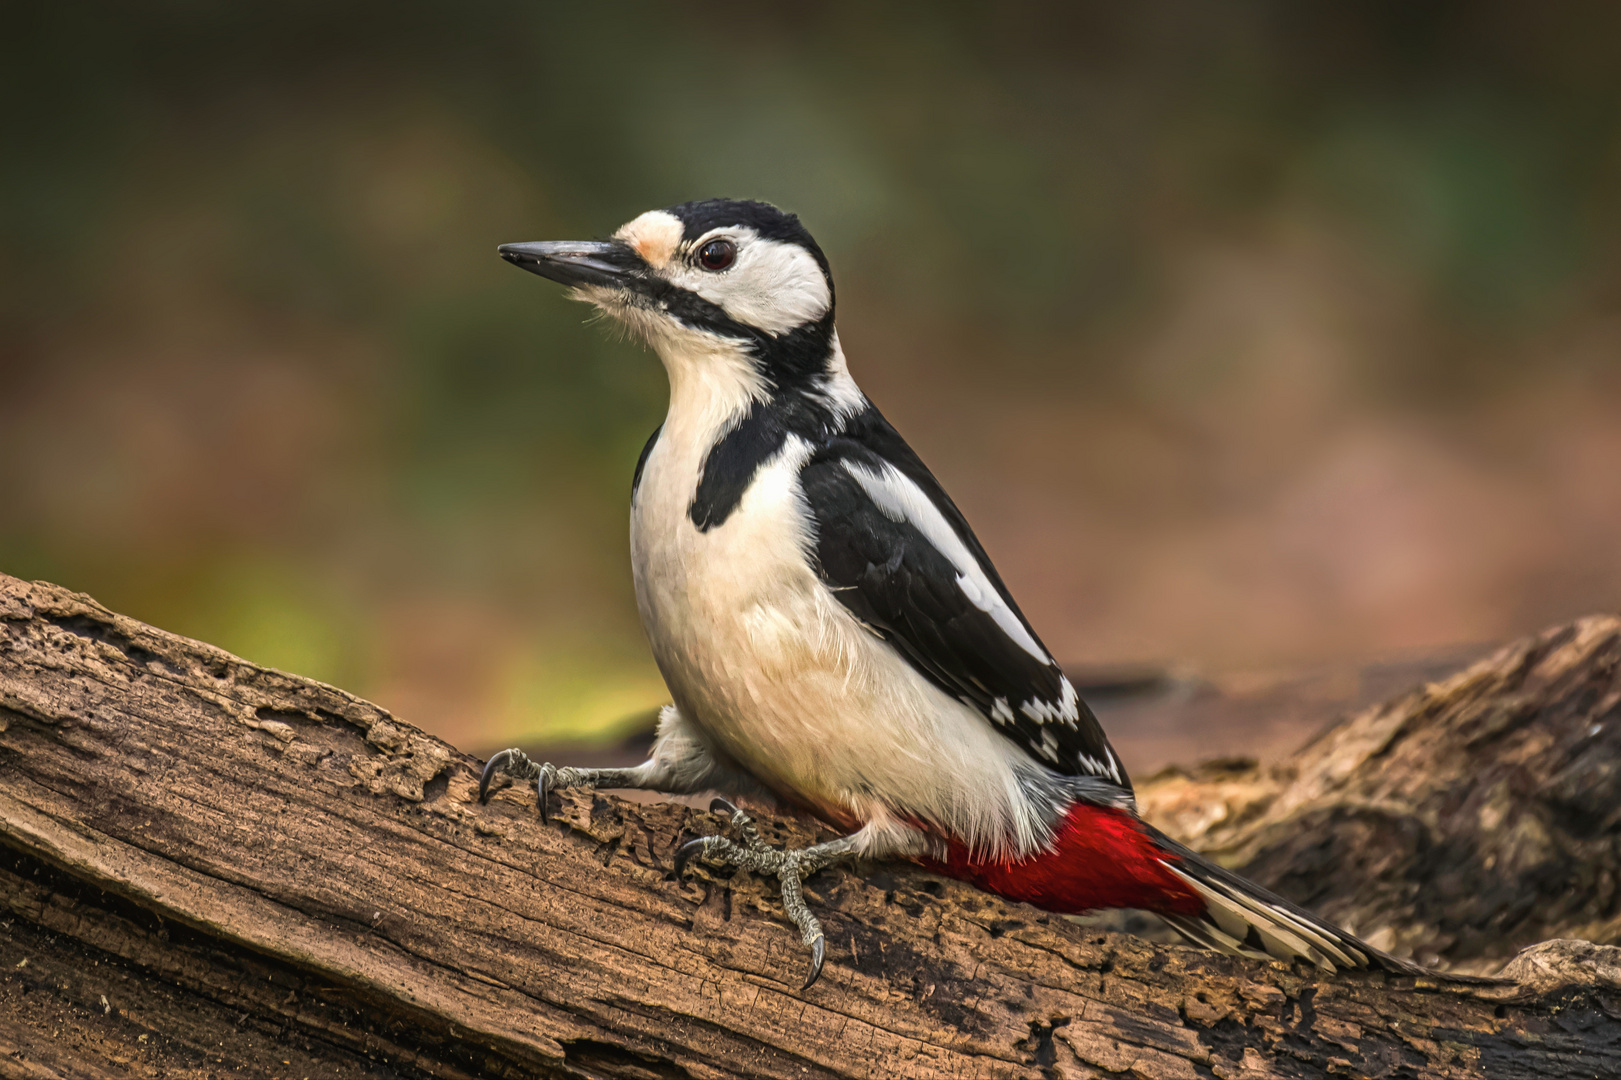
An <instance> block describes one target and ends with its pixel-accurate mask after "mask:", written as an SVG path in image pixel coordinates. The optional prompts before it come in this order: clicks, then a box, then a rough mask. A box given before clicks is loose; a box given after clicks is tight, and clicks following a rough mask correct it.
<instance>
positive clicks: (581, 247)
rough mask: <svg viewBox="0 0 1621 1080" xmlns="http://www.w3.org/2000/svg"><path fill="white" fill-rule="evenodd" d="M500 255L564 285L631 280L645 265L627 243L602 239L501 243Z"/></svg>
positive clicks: (618, 282)
mask: <svg viewBox="0 0 1621 1080" xmlns="http://www.w3.org/2000/svg"><path fill="white" fill-rule="evenodd" d="M497 250H499V251H500V252H501V258H503V259H505V260H506V261H507V262H509V263H511V264H512V265H514V266H521V267H522V268H523V269H525V270H528V271H529V272H530V273H531V274H539V275H540V276H541V277H543V278H551V279H552V280H553V281H556V282H560V283H562V284H564V285H571V286H578V285H606V286H610V287H612V286H619V287H624V286H626V285H629V284H631V280H632V278H633V275H634V274H635V272H636V271H638V270H641V269H645V264H644V263H643V262H642V260H641V258H640V257H639V256H638V255H637V254H636V252H635V251H633V250H632V249H631V247H630V245H629V244H620V243H615V242H612V241H603V240H543V241H539V242H537V243H532V244H502V245H501V246H500V248H499V249H497Z"/></svg>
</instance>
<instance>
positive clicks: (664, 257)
mask: <svg viewBox="0 0 1621 1080" xmlns="http://www.w3.org/2000/svg"><path fill="white" fill-rule="evenodd" d="M683 232H685V227H684V226H683V225H682V224H681V219H680V218H678V217H676V216H675V215H674V214H670V213H666V212H665V211H663V210H649V211H648V212H647V213H645V214H643V215H641V216H640V217H638V218H635V219H634V220H632V221H629V222H627V223H625V224H624V225H621V226H620V227H619V231H618V232H616V233H614V239H615V240H620V241H623V242H624V243H626V244H629V245H630V247H631V248H632V249H633V250H634V251H635V252H636V254H638V255H640V256H641V257H642V261H644V262H646V263H647V265H649V266H651V267H652V268H653V269H655V270H662V269H664V268H665V267H666V266H668V265H669V264H670V260H671V259H672V258H674V257H675V253H676V249H677V248H679V247H680V246H681V236H682V233H683Z"/></svg>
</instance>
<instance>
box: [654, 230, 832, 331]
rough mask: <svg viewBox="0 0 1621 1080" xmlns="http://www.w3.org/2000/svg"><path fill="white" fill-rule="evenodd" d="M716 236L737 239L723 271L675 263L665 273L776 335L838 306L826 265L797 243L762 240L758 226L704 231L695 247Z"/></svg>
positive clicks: (734, 315) (741, 319)
mask: <svg viewBox="0 0 1621 1080" xmlns="http://www.w3.org/2000/svg"><path fill="white" fill-rule="evenodd" d="M645 216H647V215H645V214H644V215H643V217H645ZM637 220H640V219H637ZM632 224H634V222H632ZM717 236H724V237H727V238H728V239H730V240H732V241H734V242H735V243H736V244H737V261H736V262H734V263H733V264H732V265H731V266H730V267H728V268H727V269H725V270H722V271H720V272H718V273H716V272H712V271H708V270H704V269H701V268H699V267H696V266H691V265H688V264H686V263H675V264H673V265H671V267H670V268H669V270H668V272H667V274H666V276H667V277H668V278H669V279H670V281H671V282H672V283H674V284H676V285H679V286H680V287H681V288H683V289H687V290H689V291H691V292H695V293H697V294H698V295H699V296H701V297H703V298H704V299H705V300H708V301H709V302H710V303H711V304H714V305H715V306H716V307H718V308H720V309H721V310H722V311H724V312H726V314H727V315H729V316H730V317H731V318H733V319H735V320H736V321H738V322H740V323H743V324H744V325H746V326H752V327H756V328H758V329H760V330H764V331H765V332H766V333H768V334H770V335H771V336H773V337H775V336H777V335H778V334H784V333H787V332H788V331H789V330H792V329H793V328H794V327H796V326H803V325H804V324H806V323H811V322H815V321H816V320H818V319H820V318H821V317H822V316H823V315H826V314H827V311H828V308H830V307H832V306H833V294H832V292H831V291H830V290H829V289H828V285H827V278H826V276H824V275H823V273H822V268H821V266H820V265H819V264H818V263H817V262H816V259H815V258H814V257H813V256H812V255H811V253H810V252H808V251H806V250H805V249H804V248H802V247H800V246H799V245H798V244H789V243H785V242H783V241H781V240H763V239H761V238H760V237H759V235H758V234H756V233H755V232H754V230H753V229H742V228H737V229H721V230H718V231H717V232H715V233H713V234H710V235H706V236H703V237H700V238H699V239H697V240H696V241H694V242H693V244H692V247H693V249H694V250H702V248H703V245H704V244H706V243H708V242H709V241H710V240H712V239H714V238H715V237H717Z"/></svg>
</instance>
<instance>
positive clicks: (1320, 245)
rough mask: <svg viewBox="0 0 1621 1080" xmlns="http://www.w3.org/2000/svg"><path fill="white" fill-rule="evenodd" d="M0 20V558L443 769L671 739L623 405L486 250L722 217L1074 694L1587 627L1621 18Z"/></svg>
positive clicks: (225, 12) (1607, 397)
mask: <svg viewBox="0 0 1621 1080" xmlns="http://www.w3.org/2000/svg"><path fill="white" fill-rule="evenodd" d="M0 15H3V19H4V23H3V25H4V27H5V30H4V32H3V33H0V84H3V86H4V92H3V94H0V438H3V443H0V446H3V448H4V457H3V462H0V569H3V570H5V571H6V572H9V573H12V574H17V575H21V576H25V577H42V578H48V579H51V580H54V581H57V582H60V583H62V584H65V585H68V586H71V587H74V588H77V589H82V590H85V591H88V592H90V593H92V594H93V595H95V596H96V597H97V598H98V599H100V600H102V601H103V602H105V603H107V604H109V605H110V606H112V607H114V608H116V609H119V610H122V611H124V612H127V613H129V614H133V615H135V616H138V617H140V618H143V619H146V620H148V621H150V622H154V623H156V624H158V625H160V626H163V627H165V628H168V629H172V630H175V631H179V632H181V633H185V634H188V635H191V636H195V637H199V638H203V639H206V640H209V641H212V642H215V643H217V644H220V645H222V646H224V647H226V648H228V649H231V650H233V651H235V652H238V653H241V654H242V655H244V656H246V657H249V658H251V659H253V660H257V661H261V662H264V663H267V664H270V665H274V666H277V667H282V668H287V669H291V670H294V671H298V672H300V673H304V674H308V675H312V676H315V677H318V678H321V679H325V680H328V681H331V682H335V683H339V684H341V685H343V686H345V687H346V688H348V689H352V690H355V691H357V692H359V693H361V694H364V695H366V696H368V697H371V698H373V699H375V700H377V701H379V702H380V703H382V704H384V705H385V706H387V707H389V708H392V709H394V710H395V711H396V712H398V713H399V714H401V715H402V716H403V717H405V718H406V719H408V720H411V721H413V722H416V723H418V724H420V725H422V726H424V727H427V728H429V729H431V730H434V731H437V732H439V733H441V734H443V735H445V736H447V737H448V738H450V739H451V740H452V741H455V742H457V743H459V744H461V745H462V746H464V747H466V748H468V749H475V750H476V749H480V748H487V747H492V746H496V745H504V744H506V743H507V742H509V741H514V740H520V741H521V740H529V741H544V742H557V741H563V740H567V739H586V738H592V737H601V738H608V737H612V736H614V735H616V734H617V733H619V732H620V731H621V730H622V729H623V728H624V726H625V725H626V724H627V723H631V722H633V720H631V719H627V718H634V717H635V716H636V715H637V714H638V713H639V712H640V711H641V710H644V709H646V708H647V707H650V706H653V705H656V704H657V703H659V702H660V701H661V700H662V691H661V689H660V685H659V681H658V677H657V673H656V672H655V671H654V669H653V668H652V665H651V662H650V661H649V659H648V657H647V653H646V648H645V645H644V643H643V641H642V637H641V631H640V628H639V625H638V623H637V619H636V614H635V609H634V604H633V600H632V596H631V591H630V578H629V570H628V565H627V557H626V536H625V533H626V499H627V496H628V488H629V478H630V472H631V467H632V464H633V462H634V461H635V458H636V454H637V452H638V450H639V449H640V447H641V444H642V442H643V440H644V439H645V438H646V436H647V434H648V432H649V431H651V430H652V428H653V427H654V425H655V424H657V423H658V421H659V419H660V416H661V413H662V409H663V404H664V396H665V388H664V380H663V374H662V371H661V369H660V368H659V366H658V363H657V361H656V360H655V359H653V358H652V357H651V356H649V355H646V354H644V353H643V352H641V351H640V350H639V349H637V348H636V347H633V346H631V345H628V344H626V343H623V342H619V341H616V340H613V339H611V338H610V336H609V335H607V334H605V333H603V332H602V328H600V327H595V326H589V325H585V318H586V316H587V314H588V312H587V311H585V310H584V309H582V308H580V307H579V306H577V305H573V304H569V303H567V302H565V301H564V300H563V299H562V298H561V297H560V296H559V294H558V292H557V290H555V289H553V288H551V287H549V286H548V285H547V284H546V283H544V282H542V281H539V280H538V279H536V278H534V277H533V276H530V275H526V274H522V273H519V272H518V271H516V270H514V269H513V268H511V267H509V266H507V265H505V264H503V263H502V262H501V261H500V260H498V259H497V258H496V256H495V252H494V249H495V246H496V245H497V244H498V243H501V242H504V241H515V240H538V239H564V238H578V237H593V236H601V235H605V234H606V233H608V232H610V231H611V230H612V229H613V228H615V227H616V226H617V225H618V224H619V223H621V222H622V221H624V220H626V219H628V218H630V217H632V216H634V215H635V214H636V213H639V212H640V211H642V210H644V209H648V208H651V207H655V206H661V205H666V204H669V203H673V202H677V201H681V200H685V199H689V198H696V197H704V196H710V195H717V194H727V195H735V196H748V197H755V198H764V199H769V200H771V201H774V202H777V203H779V204H781V205H783V206H785V207H788V208H790V209H793V210H796V211H798V212H799V213H800V214H801V215H802V217H803V218H804V219H805V221H806V222H807V224H808V225H809V226H810V228H811V229H812V231H813V232H814V233H815V234H816V236H817V237H818V238H819V239H820V240H821V241H822V243H823V246H824V247H825V248H826V249H827V251H828V254H829V256H830V257H831V259H832V262H833V265H834V268H835V273H836V276H837V280H838V286H839V300H840V316H841V318H840V327H841V337H842V340H843V342H844V344H845V347H846V350H847V352H848V354H849V356H850V360H851V365H852V368H853V370H854V371H855V374H856V376H857V378H858V379H859V380H860V381H861V382H862V384H863V385H864V386H865V388H866V389H867V390H868V392H869V394H870V395H871V396H872V397H873V398H874V399H875V400H876V401H877V402H878V403H879V405H880V406H881V407H882V408H884V409H885V411H886V412H887V413H888V414H889V415H890V417H891V419H892V420H894V421H895V422H896V423H897V425H898V426H899V427H900V428H901V430H902V431H903V432H904V433H905V434H906V435H907V436H908V437H909V438H910V439H911V440H912V442H913V443H914V445H915V446H917V448H918V449H919V451H920V452H921V453H922V454H923V456H924V457H925V459H926V460H928V461H930V462H931V464H932V465H933V467H934V469H935V471H936V472H937V473H938V474H939V475H940V476H941V478H942V479H943V481H944V482H945V483H946V485H947V486H948V488H949V489H950V490H952V492H953V493H954V494H955V495H956V496H957V498H958V500H959V502H961V503H962V505H963V507H964V509H965V511H966V512H967V514H968V516H969V518H970V520H971V521H973V522H974V523H975V525H976V527H977V528H978V529H979V531H980V533H981V536H982V538H983V539H984V541H985V542H986V545H987V547H988V548H989V550H990V551H991V553H992V555H993V556H994V557H995V558H996V559H997V560H998V563H999V565H1000V566H1001V568H1002V570H1003V572H1004V576H1005V577H1006V578H1008V580H1009V583H1010V585H1011V586H1012V588H1013V590H1014V592H1015V593H1016V594H1017V595H1018V596H1019V597H1020V598H1021V600H1022V602H1023V604H1024V606H1025V609H1026V611H1027V613H1028V614H1029V615H1030V616H1031V617H1032V619H1033V621H1034V622H1035V624H1036V626H1037V628H1038V629H1039V630H1040V631H1041V633H1042V634H1043V636H1044V637H1045V638H1046V640H1047V642H1048V644H1049V645H1051V646H1052V647H1053V648H1054V650H1055V651H1056V652H1057V653H1058V655H1059V656H1060V658H1061V659H1066V660H1073V661H1077V662H1082V663H1087V664H1115V663H1127V662H1134V661H1152V662H1170V663H1178V664H1189V665H1194V666H1196V667H1199V668H1203V669H1209V670H1219V669H1234V668H1245V667H1249V668H1254V667H1266V666H1282V665H1298V664H1308V663H1312V662H1316V661H1320V660H1323V659H1326V658H1343V657H1348V656H1376V655H1385V654H1390V653H1393V652H1401V651H1403V650H1409V651H1410V650H1424V649H1429V648H1434V647H1438V646H1441V645H1446V644H1451V643H1455V642H1461V641H1480V640H1488V639H1495V638H1501V637H1504V636H1507V635H1510V634H1514V633H1518V632H1522V631H1527V630H1531V629H1534V628H1537V627H1539V626H1541V625H1542V624H1545V623H1548V622H1551V621H1554V620H1557V619H1562V618H1566V617H1570V616H1573V615H1576V614H1580V613H1583V612H1587V611H1592V610H1616V609H1617V608H1621V477H1618V472H1621V306H1618V300H1621V291H1618V290H1621V6H1617V5H1614V4H1605V3H1596V2H1595V3H1587V4H1579V3H1572V4H1527V3H1492V2H1483V0H1476V2H1468V3H1425V4H1415V3H1410V2H1388V3H1355V4H1333V5H1305V4H1298V3H1287V2H1277V3H1214V2H1208V3H1192V2H1173V3H1155V4H1142V5H1129V4H1102V3H1087V4H1073V3H1067V4H1057V3H1051V4H1048V3H1000V4H995V5H983V6H976V5H964V4H940V5H933V6H923V5H907V6H904V7H899V6H898V7H886V6H883V5H874V4H854V3H832V4H818V5H811V4H791V5H780V6H773V5H764V4H741V3H739V4H718V3H717V4H673V3H662V4H645V5H639V4H607V3H604V4H569V5H562V4H544V3H535V2H516V0H512V2H491V0H471V2H468V0H464V2H462V3H457V4H445V3H428V2H421V0H390V2H388V3H381V2H354V3H346V4H316V3H309V2H295V0H276V2H268V0H251V2H250V0H238V2H232V3H224V2H220V3H210V2H204V0H184V2H183V0H173V2H167V3H105V4H86V3H76V2H72V0H66V2H61V3H51V4H37V3H3V4H0Z"/></svg>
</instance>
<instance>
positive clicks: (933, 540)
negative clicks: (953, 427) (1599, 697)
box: [843, 461, 1075, 715]
mask: <svg viewBox="0 0 1621 1080" xmlns="http://www.w3.org/2000/svg"><path fill="white" fill-rule="evenodd" d="M843 465H844V470H845V471H846V472H848V473H849V474H850V475H851V476H852V477H854V478H855V481H856V483H858V484H860V485H861V489H862V490H863V491H865V492H866V493H867V497H868V498H869V499H871V500H872V501H873V504H874V505H875V506H877V507H878V509H879V510H880V511H882V512H883V514H884V516H885V517H887V518H889V519H890V520H891V521H905V522H908V523H910V524H911V525H912V527H913V528H915V529H917V531H918V532H920V533H922V534H923V537H924V539H926V540H928V542H929V543H930V544H933V545H934V548H935V550H936V551H938V552H940V554H942V555H944V556H945V557H946V559H947V560H949V561H950V563H951V565H952V566H953V567H954V568H955V569H956V571H957V587H958V588H959V589H961V590H962V592H963V595H964V596H966V597H967V598H968V601H969V603H971V604H973V605H974V606H975V607H977V608H979V610H981V611H983V612H985V613H986V614H987V615H989V616H990V617H991V619H992V620H993V621H994V622H995V623H996V625H997V626H998V627H1000V628H1001V630H1002V632H1003V633H1004V634H1006V635H1007V636H1008V637H1009V638H1011V639H1012V640H1013V643H1014V644H1016V645H1018V646H1019V648H1021V649H1023V650H1024V651H1025V652H1027V653H1029V654H1030V655H1031V656H1033V657H1035V658H1036V659H1037V660H1040V661H1041V662H1042V663H1043V664H1050V663H1052V658H1051V657H1050V656H1048V655H1047V653H1046V651H1045V650H1044V649H1042V647H1041V646H1040V645H1038V644H1036V639H1035V638H1034V637H1032V636H1031V635H1030V631H1028V630H1026V629H1025V627H1024V624H1023V623H1022V622H1020V621H1019V617H1018V616H1017V615H1015V614H1013V609H1012V608H1010V607H1008V605H1007V603H1006V602H1005V601H1004V600H1003V599H1002V597H1001V595H1000V594H998V593H997V591H996V588H995V587H994V586H993V585H992V584H991V580H990V578H988V577H987V576H986V575H985V571H984V569H983V568H982V567H981V566H980V565H979V562H978V560H976V559H975V558H974V556H973V553H972V552H970V551H969V550H968V546H967V545H966V544H964V543H963V542H962V540H961V538H959V537H958V536H957V533H956V530H954V529H953V528H952V527H951V523H950V522H948V521H946V518H945V515H944V514H942V513H941V512H940V508H939V507H937V506H935V505H934V503H933V502H931V501H930V500H929V497H928V496H927V495H925V494H924V493H923V489H922V488H920V487H918V486H917V484H916V483H914V482H913V481H912V480H911V479H910V478H909V477H907V476H906V475H905V474H904V473H902V472H901V471H900V470H899V469H897V468H895V466H893V465H891V464H889V463H888V462H885V463H884V464H883V466H882V471H881V472H873V471H872V470H871V469H868V468H867V467H866V466H864V465H859V464H857V463H855V462H852V461H845V462H843ZM1064 685H1066V686H1068V685H1069V684H1068V682H1067V681H1066V682H1065V684H1064ZM1069 693H1070V696H1071V697H1073V696H1074V693H1075V691H1074V690H1073V689H1072V690H1070V692H1069ZM1024 708H1025V710H1026V714H1027V715H1028V709H1029V705H1028V703H1027V704H1026V705H1025V706H1024Z"/></svg>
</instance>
